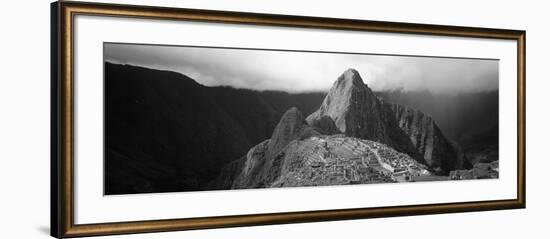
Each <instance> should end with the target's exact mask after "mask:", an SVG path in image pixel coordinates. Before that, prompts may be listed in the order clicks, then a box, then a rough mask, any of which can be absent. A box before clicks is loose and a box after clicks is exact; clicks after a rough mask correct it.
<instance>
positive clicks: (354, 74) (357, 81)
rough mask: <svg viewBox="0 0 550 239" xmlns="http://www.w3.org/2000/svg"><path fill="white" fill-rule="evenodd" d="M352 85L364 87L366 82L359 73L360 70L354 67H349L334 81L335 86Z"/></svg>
mask: <svg viewBox="0 0 550 239" xmlns="http://www.w3.org/2000/svg"><path fill="white" fill-rule="evenodd" d="M352 86H358V87H364V86H365V83H364V82H363V79H362V78H361V75H359V72H358V71H357V70H355V69H353V68H349V69H347V70H346V71H344V73H342V75H340V77H338V80H336V82H334V85H333V88H335V87H337V88H351V87H352Z"/></svg>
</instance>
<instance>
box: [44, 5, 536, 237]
mask: <svg viewBox="0 0 550 239" xmlns="http://www.w3.org/2000/svg"><path fill="white" fill-rule="evenodd" d="M51 11H52V12H51V13H52V14H51V16H52V18H51V22H52V24H51V26H52V32H51V38H52V41H51V42H52V45H51V51H52V54H51V55H52V59H51V72H52V75H51V83H52V84H51V85H52V88H51V89H52V94H51V96H52V99H51V102H52V103H51V107H52V120H51V122H52V125H51V129H52V130H51V137H52V140H51V142H52V144H51V147H52V150H51V152H52V155H51V177H52V178H51V181H52V184H51V185H52V186H51V187H52V192H51V202H52V204H51V211H52V213H51V216H52V218H51V231H52V236H54V237H59V238H61V237H79V236H93V235H110V234H125V233H142V232H161V231H174V230H187V229H206V228H220V227H236V226H254V225H266V224H278V223H298V222H314V221H326V220H344V219H358V218H375V217H390V216H408V215H422V214H436V213H454V212H469V211H481V210H496V209H515V208H525V44H526V43H525V31H521V30H504V29H487V28H475V27H460V26H441V25H426V24H412V23H395V22H378V21H365V20H352V19H334V18H319V17H305V16H287V15H269V14H257V13H241V12H223V11H210V10H197V9H176V8H162V7H145V6H131V5H111V4H98V3H83V2H56V3H53V4H52V6H51Z"/></svg>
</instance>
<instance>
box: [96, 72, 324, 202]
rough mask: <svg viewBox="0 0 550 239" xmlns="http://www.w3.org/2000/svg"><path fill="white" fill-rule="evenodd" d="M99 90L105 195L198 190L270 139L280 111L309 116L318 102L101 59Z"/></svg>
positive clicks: (317, 96) (310, 96) (313, 96)
mask: <svg viewBox="0 0 550 239" xmlns="http://www.w3.org/2000/svg"><path fill="white" fill-rule="evenodd" d="M105 89H106V91H105V149H106V160H105V171H106V172H105V177H106V181H105V192H106V194H127V193H143V192H171V191H192V190H203V189H205V185H206V183H207V182H208V181H210V180H211V179H213V178H214V177H216V176H217V175H218V174H219V171H220V169H221V167H222V166H223V165H225V164H227V163H228V162H230V161H232V160H234V159H236V158H238V157H241V156H242V155H243V154H244V153H246V151H247V150H248V149H249V148H251V147H252V146H254V145H256V144H257V143H259V142H261V141H263V140H265V139H266V138H269V137H271V134H272V132H273V130H274V128H275V126H276V125H277V123H278V121H279V119H280V118H281V116H282V114H283V113H284V112H285V111H286V109H288V108H291V107H293V106H296V107H299V108H300V109H301V110H302V111H304V112H313V111H314V109H316V108H317V107H318V106H319V104H320V102H321V101H322V98H323V97H324V93H306V94H288V93H285V92H275V91H265V92H259V91H252V90H244V89H233V88H229V87H205V86H202V85H200V84H198V83H196V82H195V81H194V80H193V79H191V78H189V77H187V76H185V75H182V74H179V73H175V72H170V71H160V70H154V69H147V68H143V67H135V66H131V65H120V64H111V63H108V62H106V63H105ZM315 102H318V103H315ZM283 109H284V110H283Z"/></svg>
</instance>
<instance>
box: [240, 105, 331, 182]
mask: <svg viewBox="0 0 550 239" xmlns="http://www.w3.org/2000/svg"><path fill="white" fill-rule="evenodd" d="M319 135H320V134H319V133H318V132H317V131H316V130H315V129H314V128H313V127H311V126H309V125H308V124H307V123H306V121H305V118H304V116H303V115H302V113H301V112H300V110H298V109H297V108H295V107H293V108H291V109H289V110H288V111H287V112H285V114H284V115H283V116H282V117H281V120H280V121H279V123H278V124H277V126H276V127H275V130H274V131H273V135H272V136H271V138H270V139H268V140H266V141H264V142H262V143H260V144H258V145H256V146H254V147H253V148H251V149H250V150H249V151H248V153H247V154H246V158H244V159H243V160H244V166H243V168H242V170H241V171H240V172H238V176H236V179H235V180H234V183H233V187H236V188H255V187H265V186H267V185H268V184H269V183H271V182H272V181H273V180H275V179H276V178H277V177H279V174H280V168H281V165H282V164H281V163H282V159H283V158H284V155H285V152H286V151H285V150H286V147H287V145H288V144H289V143H290V142H292V141H295V140H301V139H305V138H309V137H312V136H319ZM237 164H238V163H237Z"/></svg>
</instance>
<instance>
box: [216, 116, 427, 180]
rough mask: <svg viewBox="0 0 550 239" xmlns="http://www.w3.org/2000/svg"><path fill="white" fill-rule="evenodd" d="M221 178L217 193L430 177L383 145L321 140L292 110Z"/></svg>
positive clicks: (342, 139) (354, 140)
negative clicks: (241, 189)
mask: <svg viewBox="0 0 550 239" xmlns="http://www.w3.org/2000/svg"><path fill="white" fill-rule="evenodd" d="M239 166H241V168H240V169H238V168H237V167H239ZM222 172H223V173H222V174H221V175H220V177H219V178H218V185H219V187H220V188H222V187H224V186H227V185H231V188H233V189H239V188H266V187H292V186H321V185H344V184H363V183H382V182H397V181H411V180H414V178H415V177H421V176H428V175H430V173H429V172H428V171H427V167H426V166H424V165H422V164H420V163H418V162H417V161H416V160H414V159H412V158H411V157H409V156H408V155H407V154H403V153H399V152H397V151H395V150H393V149H392V148H390V147H388V146H386V145H384V144H381V143H377V142H373V141H369V140H362V139H358V138H354V137H346V136H345V135H342V134H338V135H331V136H327V135H321V134H319V133H318V132H317V131H315V130H314V129H313V128H312V127H310V126H309V125H308V124H307V123H306V122H305V121H304V119H303V116H302V114H301V113H300V112H299V111H298V110H297V109H296V108H292V109H290V110H289V111H287V112H286V113H285V114H284V116H283V117H282V119H281V121H280V122H279V124H278V125H277V128H276V130H275V131H274V133H273V136H272V137H271V138H270V139H268V140H266V141H264V142H262V143H260V144H258V145H256V146H255V147H253V148H252V149H250V151H248V153H247V154H246V156H245V157H243V158H241V159H239V160H236V161H234V162H232V163H231V164H229V165H228V166H226V168H225V169H224V170H222ZM232 173H233V174H232Z"/></svg>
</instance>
